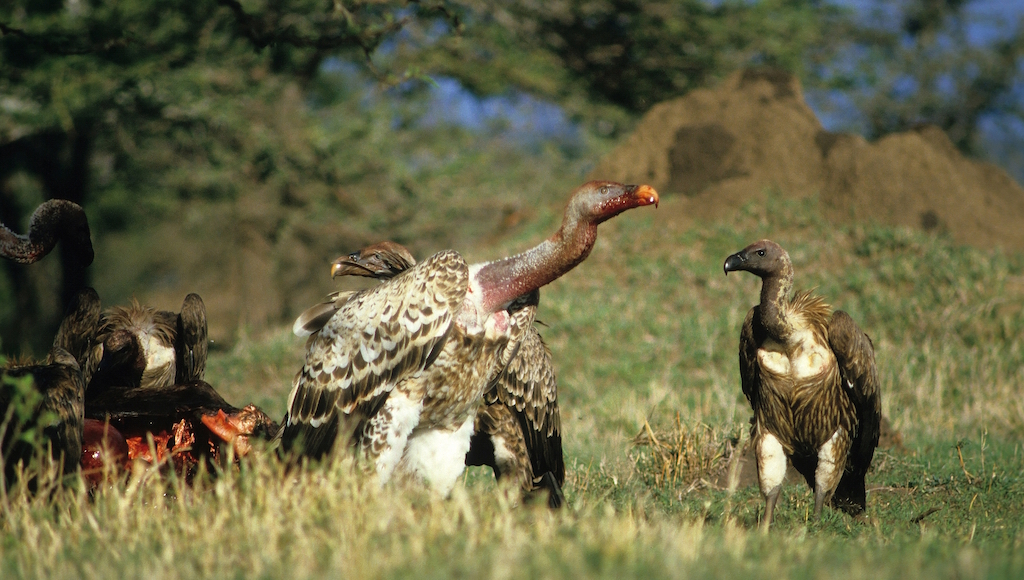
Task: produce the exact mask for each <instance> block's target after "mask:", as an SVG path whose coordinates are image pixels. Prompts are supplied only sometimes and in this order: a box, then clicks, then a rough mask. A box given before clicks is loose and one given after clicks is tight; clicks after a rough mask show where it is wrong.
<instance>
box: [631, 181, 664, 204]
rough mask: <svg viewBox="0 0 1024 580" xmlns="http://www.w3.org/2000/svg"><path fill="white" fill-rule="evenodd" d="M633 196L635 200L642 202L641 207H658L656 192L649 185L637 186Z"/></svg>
mask: <svg viewBox="0 0 1024 580" xmlns="http://www.w3.org/2000/svg"><path fill="white" fill-rule="evenodd" d="M633 195H635V196H636V198H637V199H639V200H642V202H643V205H651V204H654V207H658V200H659V198H658V192H657V191H655V190H654V188H653V187H651V186H650V185H641V186H638V187H637V188H636V191H635V192H633Z"/></svg>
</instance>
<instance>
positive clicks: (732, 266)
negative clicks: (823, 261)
mask: <svg viewBox="0 0 1024 580" xmlns="http://www.w3.org/2000/svg"><path fill="white" fill-rule="evenodd" d="M722 269H723V270H725V274H726V276H728V275H729V272H736V271H740V270H742V271H746V272H750V273H751V274H754V275H755V276H758V277H759V278H768V277H771V276H776V275H785V274H786V273H787V272H791V271H792V269H793V264H792V262H790V260H789V254H788V253H787V252H786V250H784V249H782V246H780V245H778V244H776V243H775V242H773V241H771V240H760V241H757V242H754V243H753V244H750V245H749V246H747V247H746V248H743V249H742V250H740V251H738V252H736V253H735V254H733V255H731V256H729V257H728V258H726V259H725V264H724V265H723V266H722Z"/></svg>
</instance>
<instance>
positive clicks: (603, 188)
mask: <svg viewBox="0 0 1024 580" xmlns="http://www.w3.org/2000/svg"><path fill="white" fill-rule="evenodd" d="M601 195H608V186H607V185H602V186H601Z"/></svg>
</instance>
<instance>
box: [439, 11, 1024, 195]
mask: <svg viewBox="0 0 1024 580" xmlns="http://www.w3.org/2000/svg"><path fill="white" fill-rule="evenodd" d="M833 1H834V2H835V3H836V4H839V5H843V6H849V7H851V8H853V9H855V10H856V11H858V12H859V13H860V14H861V15H862V16H863V17H864V18H867V19H870V18H881V19H882V21H883V22H884V21H885V18H886V8H887V6H888V3H887V2H885V1H884V0H833ZM968 11H969V13H970V15H971V24H970V26H969V27H968V29H967V37H968V42H970V43H971V44H975V45H985V44H988V43H991V42H993V41H995V40H997V39H999V38H1002V37H1004V36H1006V35H1008V34H1009V33H1011V32H1012V31H1013V30H1014V29H1015V26H1019V25H1021V24H1020V23H1021V22H1022V18H1024V0H974V1H972V2H970V3H969V4H968ZM1022 68H1024V67H1022ZM1021 78H1022V79H1024V70H1022V71H1021ZM435 81H436V85H435V86H433V87H432V88H431V89H430V99H431V105H430V106H429V108H428V110H429V112H428V113H427V114H426V115H425V116H424V117H423V118H422V119H421V122H422V123H424V124H426V125H433V124H447V123H450V124H455V125H460V126H464V127H467V128H470V129H475V130H486V129H493V128H500V130H501V132H502V133H503V134H504V135H506V136H507V137H508V138H510V139H513V140H516V141H519V142H525V143H531V144H532V143H537V142H542V141H552V140H554V141H561V142H570V141H573V140H574V139H576V138H577V136H578V131H577V130H576V128H575V127H574V126H573V124H572V122H571V121H570V120H569V118H568V117H567V116H566V114H565V113H564V111H562V110H561V109H560V108H559V107H558V106H556V105H554V104H552V103H549V102H545V101H542V100H539V99H535V98H533V97H530V96H529V95H525V94H512V95H504V96H492V97H484V98H478V97H476V96H474V95H472V94H471V93H469V92H468V91H467V90H465V89H464V88H463V87H462V86H461V85H460V84H459V82H458V81H456V80H454V79H451V78H445V77H440V78H436V79H435ZM1018 85H1019V86H1017V87H1016V90H1015V95H1014V98H1016V99H1019V100H1020V101H1021V102H1024V80H1022V81H1021V82H1020V83H1018ZM911 88H912V85H909V84H908V86H907V89H908V90H909V89H911ZM807 97H808V105H810V107H811V108H812V109H813V110H814V111H815V113H816V114H817V115H818V118H819V119H820V120H821V122H822V125H823V126H824V128H825V129H827V130H830V131H852V132H859V133H862V134H863V133H865V131H866V123H865V121H864V118H863V115H861V113H860V112H859V111H858V110H857V108H856V105H855V103H854V101H853V100H852V99H851V98H849V96H848V95H844V94H841V93H815V92H814V91H808V92H807ZM981 126H982V132H983V136H984V137H983V139H984V142H985V145H984V147H985V149H986V153H987V155H986V156H987V157H988V158H989V159H990V160H993V161H995V162H997V163H1000V164H1001V165H1003V166H1004V167H1006V168H1007V169H1008V170H1010V172H1011V174H1013V175H1014V177H1015V178H1016V179H1017V180H1018V181H1019V182H1022V183H1024V123H1022V122H1021V121H1020V120H1019V119H1015V118H1000V117H999V116H994V115H990V116H988V117H986V118H984V119H983V120H982V122H981Z"/></svg>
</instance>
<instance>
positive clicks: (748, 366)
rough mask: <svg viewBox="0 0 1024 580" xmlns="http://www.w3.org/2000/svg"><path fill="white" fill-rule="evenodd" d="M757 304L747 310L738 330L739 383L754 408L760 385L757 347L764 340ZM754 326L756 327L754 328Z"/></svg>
mask: <svg viewBox="0 0 1024 580" xmlns="http://www.w3.org/2000/svg"><path fill="white" fill-rule="evenodd" d="M759 310H760V307H759V306H754V307H753V308H751V309H750V310H748V311H747V317H746V318H745V319H744V320H743V328H742V329H741V330H740V384H741V387H742V388H743V394H744V395H745V396H746V397H747V400H748V401H750V404H751V406H753V407H755V408H756V400H757V393H758V389H759V388H760V386H761V367H760V366H759V365H758V364H757V347H758V346H759V345H760V344H761V342H763V341H764V338H765V336H764V335H765V332H764V328H763V327H761V325H760V324H759V322H760V316H759V315H758V313H759ZM755 326H757V328H756V329H755Z"/></svg>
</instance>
